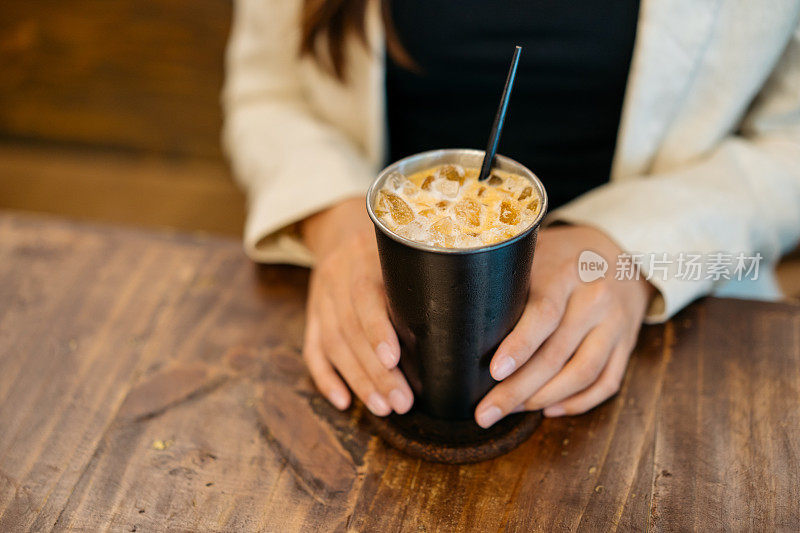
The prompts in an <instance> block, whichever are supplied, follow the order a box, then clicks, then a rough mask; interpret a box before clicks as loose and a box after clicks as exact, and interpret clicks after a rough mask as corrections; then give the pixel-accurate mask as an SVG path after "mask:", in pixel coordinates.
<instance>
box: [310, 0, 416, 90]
mask: <svg viewBox="0 0 800 533" xmlns="http://www.w3.org/2000/svg"><path fill="white" fill-rule="evenodd" d="M377 1H379V2H380V7H381V18H382V20H383V26H384V32H385V34H386V50H387V52H388V53H389V56H390V57H391V58H392V59H393V60H394V61H395V62H396V63H397V64H399V65H401V66H403V67H406V68H408V69H412V70H413V69H415V68H416V64H415V63H414V60H413V59H412V58H411V56H410V55H408V52H406V50H405V48H404V47H403V45H402V44H401V43H400V39H399V38H398V36H397V32H396V31H395V29H394V25H393V24H392V20H391V10H390V8H389V0H377ZM369 2H370V0H305V2H304V4H303V13H302V16H301V18H300V32H301V37H300V56H301V57H302V56H306V55H308V56H311V57H313V58H314V60H315V61H316V62H317V63H318V64H319V65H320V66H322V67H323V68H325V69H327V70H328V71H329V72H330V73H331V74H332V75H333V76H335V77H336V78H337V79H338V80H340V81H345V69H346V67H347V65H346V56H345V43H346V40H347V37H348V36H349V35H351V34H354V35H355V36H356V38H357V39H358V40H359V41H361V44H362V45H364V46H368V43H367V27H366V16H367V7H368V5H369ZM320 39H324V44H325V45H327V51H326V50H325V47H320V46H319V45H318V40H320Z"/></svg>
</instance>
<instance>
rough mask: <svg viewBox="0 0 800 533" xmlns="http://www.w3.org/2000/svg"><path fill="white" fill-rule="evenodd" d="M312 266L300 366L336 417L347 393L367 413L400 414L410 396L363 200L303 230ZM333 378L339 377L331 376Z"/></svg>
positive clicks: (309, 221) (313, 219) (305, 223)
mask: <svg viewBox="0 0 800 533" xmlns="http://www.w3.org/2000/svg"><path fill="white" fill-rule="evenodd" d="M301 228H302V234H303V239H304V241H305V243H306V245H307V246H308V247H309V248H310V249H311V251H312V252H313V253H314V254H315V256H316V258H317V263H316V265H315V267H314V269H313V270H312V272H311V279H310V282H309V292H308V301H307V306H306V330H305V339H304V342H303V359H304V360H305V362H306V364H307V365H308V369H309V371H310V373H311V377H312V379H313V380H314V383H315V384H316V386H317V388H318V389H319V390H320V392H321V393H322V394H323V395H324V396H325V397H326V398H328V400H329V401H330V402H331V403H332V404H333V405H334V406H336V407H337V408H338V409H342V410H343V409H346V408H347V407H348V406H349V405H350V393H349V392H348V390H347V387H345V385H344V383H343V382H342V378H343V379H344V381H346V382H347V384H348V385H349V386H350V389H351V390H352V391H353V392H354V393H355V394H356V396H358V397H359V399H361V401H362V402H364V404H365V405H366V406H367V408H368V409H369V410H370V411H372V413H374V414H376V415H378V416H386V415H388V414H389V413H390V412H391V411H392V410H394V411H396V412H397V413H401V414H402V413H405V412H407V411H408V410H409V409H411V405H412V404H413V402H414V396H413V393H412V392H411V388H410V387H409V386H408V383H407V382H406V380H405V378H404V377H403V374H402V373H401V372H400V370H399V369H398V368H397V363H398V361H399V360H400V344H399V342H398V340H397V334H396V333H395V331H394V328H393V327H392V323H391V321H390V320H389V315H388V312H387V308H386V296H385V293H384V289H383V279H382V277H381V269H380V262H379V259H378V249H377V245H376V242H375V233H374V230H373V228H372V224H371V223H370V221H369V218H368V217H367V214H366V209H365V207H364V199H363V198H353V199H349V200H345V201H343V202H341V203H339V204H337V205H335V206H333V207H331V208H330V209H327V210H325V211H321V212H319V213H317V214H315V215H313V216H311V217H309V218H307V219H306V220H304V221H303V223H302V226H301ZM337 372H338V374H337Z"/></svg>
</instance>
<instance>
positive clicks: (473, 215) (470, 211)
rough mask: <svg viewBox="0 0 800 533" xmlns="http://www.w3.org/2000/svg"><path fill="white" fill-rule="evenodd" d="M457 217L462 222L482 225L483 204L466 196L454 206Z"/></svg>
mask: <svg viewBox="0 0 800 533" xmlns="http://www.w3.org/2000/svg"><path fill="white" fill-rule="evenodd" d="M453 210H454V211H455V214H456V218H457V219H458V221H459V222H461V223H462V224H469V225H471V226H480V225H481V206H480V204H479V203H478V202H476V201H475V200H473V199H472V198H465V199H463V200H461V201H460V202H458V203H457V204H456V205H455V207H454V208H453Z"/></svg>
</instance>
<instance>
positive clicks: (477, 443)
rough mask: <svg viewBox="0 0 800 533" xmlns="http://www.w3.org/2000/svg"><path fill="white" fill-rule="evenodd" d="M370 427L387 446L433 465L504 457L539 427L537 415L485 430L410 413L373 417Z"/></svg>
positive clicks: (469, 423)
mask: <svg viewBox="0 0 800 533" xmlns="http://www.w3.org/2000/svg"><path fill="white" fill-rule="evenodd" d="M369 417H370V420H371V422H372V425H373V426H374V427H375V431H376V432H377V433H378V435H380V437H381V438H382V439H383V440H384V441H386V442H387V443H388V444H390V445H391V446H393V447H394V448H397V449H398V450H400V451H402V452H405V453H407V454H408V455H411V456H413V457H419V458H421V459H425V460H426V461H433V462H437V463H450V464H461V463H477V462H479V461H486V460H489V459H493V458H495V457H498V456H500V455H503V454H504V453H508V452H510V451H511V450H513V449H514V448H516V447H517V446H519V445H520V444H522V443H523V442H525V441H526V440H527V439H528V437H530V436H531V434H532V433H533V432H534V431H535V430H536V428H537V427H539V424H540V423H541V421H542V414H541V412H540V411H536V412H530V413H517V414H513V415H509V416H507V417H505V418H503V419H502V420H500V421H499V422H497V423H496V424H495V425H493V426H492V427H490V428H489V429H483V428H482V427H480V426H479V425H478V424H476V423H475V421H474V420H472V419H470V420H455V421H453V420H442V419H439V418H433V417H430V416H428V415H426V414H425V413H423V412H421V411H417V410H416V409H412V410H411V411H410V412H408V413H406V414H405V415H397V414H392V415H389V416H388V417H383V418H381V417H377V416H374V415H372V414H369Z"/></svg>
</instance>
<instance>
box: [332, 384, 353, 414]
mask: <svg viewBox="0 0 800 533" xmlns="http://www.w3.org/2000/svg"><path fill="white" fill-rule="evenodd" d="M328 399H329V400H330V402H331V403H332V404H333V405H334V407H336V408H337V409H338V410H340V411H344V410H345V409H347V405H348V403H349V400H348V398H347V394H345V393H344V391H342V390H339V389H335V390H333V391H331V393H330V395H329V396H328Z"/></svg>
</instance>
